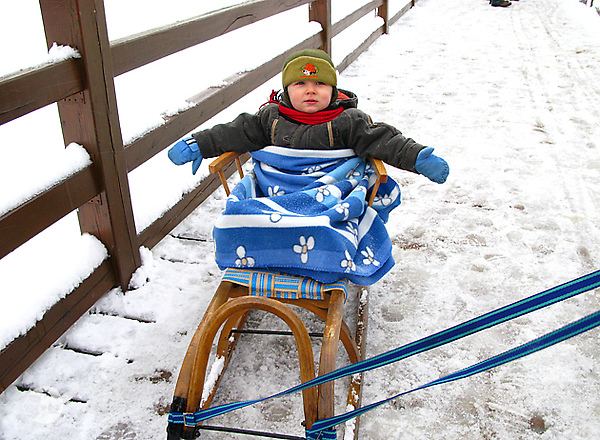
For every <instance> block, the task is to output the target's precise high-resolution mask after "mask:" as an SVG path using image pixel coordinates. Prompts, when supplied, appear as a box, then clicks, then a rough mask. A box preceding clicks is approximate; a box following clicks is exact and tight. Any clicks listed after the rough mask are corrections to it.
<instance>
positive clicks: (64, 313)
mask: <svg viewBox="0 0 600 440" xmlns="http://www.w3.org/2000/svg"><path fill="white" fill-rule="evenodd" d="M115 284H116V279H115V278H114V276H113V272H112V269H111V264H110V261H108V260H107V261H105V262H104V263H102V264H101V265H100V266H99V267H98V268H97V269H96V270H95V271H94V272H93V273H92V274H91V275H90V276H89V277H88V278H87V279H86V280H84V281H83V282H82V283H81V284H80V285H79V287H77V288H76V289H75V290H74V291H73V292H71V293H70V294H69V295H67V296H66V297H65V298H63V299H62V300H60V301H59V302H57V303H56V304H55V305H54V306H52V308H51V309H50V310H48V311H47V312H46V313H45V314H44V316H43V317H42V319H41V320H39V321H38V322H37V323H36V325H35V326H34V327H33V328H31V329H30V330H28V331H27V333H25V334H24V335H22V336H19V337H18V338H16V339H15V340H14V341H12V343H11V344H9V345H8V346H7V347H5V348H4V349H3V350H2V351H1V352H0V393H1V392H3V391H4V390H5V389H6V388H7V387H8V386H10V385H11V384H12V383H13V382H14V381H15V380H16V379H17V378H18V377H19V376H20V375H21V374H22V373H23V372H24V371H25V370H26V369H27V368H28V367H29V366H30V365H31V364H32V363H33V362H34V361H35V360H36V359H37V358H38V357H39V356H41V355H42V353H44V351H45V350H46V349H48V348H49V347H50V346H51V345H52V344H53V343H54V342H55V341H56V340H57V339H58V338H59V337H60V336H61V335H62V334H63V333H64V332H65V331H66V330H68V329H69V327H71V326H72V325H73V324H74V323H75V322H76V321H77V320H78V319H79V318H80V317H81V315H83V314H84V313H85V312H86V311H87V310H88V309H89V308H90V307H92V306H93V305H94V303H95V302H96V301H97V300H98V299H100V297H101V296H102V295H104V293H105V292H107V291H108V290H109V289H111V288H112V287H113V286H115Z"/></svg>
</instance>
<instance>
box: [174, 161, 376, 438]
mask: <svg viewBox="0 0 600 440" xmlns="http://www.w3.org/2000/svg"><path fill="white" fill-rule="evenodd" d="M233 161H236V165H237V168H238V171H239V173H240V176H242V177H243V172H242V167H241V162H240V159H239V155H238V154H237V153H225V154H223V155H221V156H220V157H219V158H217V159H216V160H215V161H214V162H213V163H212V164H210V167H209V170H210V172H211V173H219V175H220V177H221V181H222V183H223V186H224V188H225V191H226V193H227V195H229V187H228V185H227V181H226V179H225V176H224V174H223V169H224V168H225V167H226V166H228V165H230V164H231V163H232V162H233ZM372 162H373V165H374V167H375V169H376V173H377V177H378V180H377V183H376V187H375V188H374V189H373V191H372V196H371V199H370V200H369V206H371V204H372V203H373V199H374V195H375V193H376V192H377V188H378V186H379V184H380V183H383V182H385V181H386V180H387V174H386V171H385V168H384V166H383V163H382V162H381V161H379V160H373V161H372ZM236 270H237V269H236ZM244 272H248V273H249V275H248V276H252V275H251V273H252V272H253V273H258V272H262V273H265V271H251V270H249V271H246V270H244ZM250 290H251V289H250V288H249V287H247V286H245V285H240V284H237V283H235V282H232V281H229V280H227V279H225V278H224V279H223V280H222V281H221V283H220V285H219V287H218V288H217V291H216V292H215V295H214V296H213V298H212V300H211V302H210V304H209V306H208V308H207V310H206V312H205V314H204V317H203V318H202V320H201V322H200V324H199V325H198V328H197V330H196V333H195V334H194V336H193V338H192V341H191V342H190V345H189V347H188V350H187V353H186V355H185V358H184V360H183V363H182V366H181V370H180V373H179V377H178V380H177V384H176V387H175V392H174V397H173V402H172V404H171V412H176V413H194V412H196V411H198V410H200V409H206V408H208V407H210V405H211V402H212V399H213V397H214V395H215V392H216V390H217V387H218V386H219V382H220V380H221V378H222V377H223V374H224V372H225V369H226V367H227V365H228V363H229V360H230V358H231V355H232V352H233V349H234V347H235V345H236V344H237V342H238V339H239V336H240V331H241V330H242V328H243V326H244V323H245V321H246V317H247V314H248V312H249V311H250V310H263V311H265V312H268V313H272V314H274V315H276V316H277V317H279V318H280V319H281V320H283V321H284V322H285V323H286V325H287V326H288V327H289V329H290V331H291V334H292V335H293V336H294V338H295V342H296V346H297V349H298V360H299V366H300V379H301V382H302V383H304V382H307V381H309V380H311V379H313V378H315V377H316V371H315V365H314V357H313V348H312V344H311V341H310V337H309V333H308V330H307V328H306V326H305V324H304V323H303V321H302V320H301V319H300V317H299V315H298V314H297V313H296V311H295V310H294V309H293V308H292V307H290V305H291V304H293V305H294V306H298V307H302V308H304V309H306V310H308V311H310V312H312V313H314V314H315V315H316V316H317V317H318V318H320V319H321V320H322V321H323V322H324V329H323V341H322V345H321V352H320V355H319V365H318V374H319V375H323V374H326V373H329V372H331V371H333V370H335V368H336V359H337V351H338V345H339V342H340V341H341V342H342V344H343V346H344V348H345V350H346V352H347V353H348V357H349V360H350V362H351V363H355V362H358V361H360V360H363V359H364V356H365V336H366V327H367V318H368V313H367V305H368V303H367V299H368V289H367V288H366V287H360V296H359V300H358V301H357V304H358V307H357V311H356V318H357V321H356V333H355V335H352V334H351V331H350V328H349V326H348V325H347V324H346V322H345V321H344V320H343V309H344V303H345V290H344V289H343V288H341V287H339V286H337V285H334V286H329V287H327V286H325V287H324V290H323V292H322V295H321V297H320V298H301V299H289V297H288V298H277V297H274V296H275V295H274V294H273V292H272V291H271V292H263V293H261V294H260V295H261V296H253V295H250ZM219 329H221V332H220V335H219V337H218V339H217V343H216V356H217V359H219V361H220V363H221V364H220V365H221V367H220V370H219V373H218V376H217V377H216V379H215V380H213V381H211V383H209V384H206V385H209V386H210V389H207V390H206V391H205V390H204V387H205V380H206V372H207V368H208V365H209V360H210V359H209V358H210V354H211V348H212V346H213V343H214V340H215V338H216V336H217V333H218V332H219ZM362 382H363V375H362V373H360V374H357V375H353V376H352V377H351V379H350V386H349V391H348V398H347V404H348V405H350V406H351V407H352V408H354V409H356V408H359V407H360V399H361V393H362ZM203 396H204V398H203ZM302 398H303V406H304V417H305V420H304V422H303V424H304V426H305V427H306V428H307V429H310V428H311V427H312V425H313V423H314V422H316V421H317V420H320V419H325V418H329V417H332V416H333V415H334V382H333V381H331V382H327V383H324V384H321V385H319V386H318V387H316V389H315V387H312V388H309V389H306V390H304V391H303V392H302ZM201 429H210V430H217V431H228V432H234V433H240V434H251V435H254V436H258V437H261V436H262V437H270V438H286V439H302V438H303V437H294V436H290V435H286V434H274V433H266V432H257V431H250V430H245V429H239V428H232V427H213V426H205V425H202V424H200V425H198V426H195V427H193V426H185V425H181V424H173V423H169V426H168V428H167V433H168V440H176V439H177V440H179V439H180V438H183V439H192V438H196V437H197V436H198V435H199V431H200V430H201ZM353 430H354V438H355V440H356V439H358V420H356V421H355V422H354V426H353ZM346 438H348V437H346Z"/></svg>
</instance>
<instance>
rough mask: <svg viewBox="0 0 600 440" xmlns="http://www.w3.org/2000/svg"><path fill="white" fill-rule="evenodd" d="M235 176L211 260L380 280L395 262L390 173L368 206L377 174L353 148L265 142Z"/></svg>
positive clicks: (330, 278)
mask: <svg viewBox="0 0 600 440" xmlns="http://www.w3.org/2000/svg"><path fill="white" fill-rule="evenodd" d="M252 157H253V160H254V172H253V173H250V174H248V175H246V176H245V177H244V178H243V179H242V180H241V181H240V183H238V184H237V185H236V186H235V188H234V189H233V191H232V192H231V195H230V197H229V199H228V200H227V205H226V208H225V211H224V212H223V213H222V215H221V216H220V217H219V219H218V220H217V222H216V225H215V228H214V231H213V235H214V239H215V246H216V261H217V264H218V265H219V267H220V268H221V269H224V268H226V267H238V268H243V267H246V268H261V269H270V270H275V271H280V272H284V273H288V274H293V275H300V276H307V277H310V278H313V279H315V280H317V281H321V282H324V283H331V282H335V281H337V280H339V279H341V278H348V279H349V280H350V281H352V282H353V283H356V284H360V285H369V284H373V283H375V282H377V281H378V280H379V279H380V278H381V277H382V276H383V275H385V274H386V273H387V272H388V271H389V270H390V269H391V268H392V267H393V265H394V260H393V258H392V244H391V241H390V238H389V235H388V233H387V230H386V227H385V224H384V223H385V222H386V221H387V219H388V216H389V213H390V211H391V210H392V209H394V208H395V207H396V206H398V205H399V204H400V188H399V186H398V184H397V183H396V182H395V181H394V180H393V179H391V178H388V181H387V183H383V184H381V185H380V187H379V190H378V192H377V194H376V197H375V201H374V203H373V206H372V207H369V206H368V203H367V202H368V200H369V196H370V191H371V189H372V187H373V185H374V184H375V181H376V174H375V172H374V170H373V168H372V166H371V165H370V164H368V163H367V162H365V161H364V160H363V159H361V158H359V157H358V156H356V154H355V153H354V151H353V150H351V149H344V150H329V151H320V150H319V151H317V150H296V149H290V148H283V147H266V148H264V149H262V150H260V151H256V152H253V153H252Z"/></svg>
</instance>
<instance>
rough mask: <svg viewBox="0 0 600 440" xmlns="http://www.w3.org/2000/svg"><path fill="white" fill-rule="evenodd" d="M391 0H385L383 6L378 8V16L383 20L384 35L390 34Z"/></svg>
mask: <svg viewBox="0 0 600 440" xmlns="http://www.w3.org/2000/svg"><path fill="white" fill-rule="evenodd" d="M389 4H390V2H389V0H383V4H382V5H381V6H379V7H378V8H377V16H378V17H381V18H383V33H384V34H389V33H390V21H389V10H390V9H389Z"/></svg>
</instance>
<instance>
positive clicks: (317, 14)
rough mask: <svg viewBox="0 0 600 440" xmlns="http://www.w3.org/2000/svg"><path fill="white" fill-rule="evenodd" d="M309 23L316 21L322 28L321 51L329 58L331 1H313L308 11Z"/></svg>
mask: <svg viewBox="0 0 600 440" xmlns="http://www.w3.org/2000/svg"><path fill="white" fill-rule="evenodd" d="M308 19H309V21H316V22H317V23H320V24H321V27H322V28H323V40H322V41H323V44H322V45H321V49H322V50H324V51H325V52H327V53H328V54H329V56H331V38H332V33H333V32H332V28H331V0H315V1H314V2H312V3H311V4H310V6H309V9H308Z"/></svg>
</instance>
